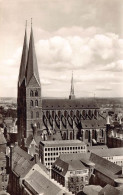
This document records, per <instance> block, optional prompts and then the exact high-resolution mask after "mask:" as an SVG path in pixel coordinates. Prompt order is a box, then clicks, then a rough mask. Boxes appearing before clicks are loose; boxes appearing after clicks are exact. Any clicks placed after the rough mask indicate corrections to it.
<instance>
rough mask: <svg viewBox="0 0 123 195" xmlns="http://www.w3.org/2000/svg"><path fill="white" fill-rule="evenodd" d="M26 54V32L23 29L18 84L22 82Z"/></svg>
mask: <svg viewBox="0 0 123 195" xmlns="http://www.w3.org/2000/svg"><path fill="white" fill-rule="evenodd" d="M27 56H28V46H27V33H26V29H25V36H24V43H23V51H22V57H21V65H20V71H19V78H18V84H19V86H20V85H21V84H22V82H23V80H24V78H25V71H26V64H27Z"/></svg>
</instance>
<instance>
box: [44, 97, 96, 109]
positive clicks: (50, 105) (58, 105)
mask: <svg viewBox="0 0 123 195" xmlns="http://www.w3.org/2000/svg"><path fill="white" fill-rule="evenodd" d="M42 106H43V110H49V109H50V110H52V109H58V110H60V109H73V108H74V109H80V108H81V109H84V108H86V109H87V108H88V109H90V108H95V109H98V106H97V104H96V102H94V100H93V99H90V100H89V99H88V100H86V99H74V100H69V99H43V100H42Z"/></svg>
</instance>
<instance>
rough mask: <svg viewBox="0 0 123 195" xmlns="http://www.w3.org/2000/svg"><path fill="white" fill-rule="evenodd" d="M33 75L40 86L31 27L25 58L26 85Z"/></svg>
mask: <svg viewBox="0 0 123 195" xmlns="http://www.w3.org/2000/svg"><path fill="white" fill-rule="evenodd" d="M33 76H34V77H35V79H36V81H37V83H38V85H39V86H40V78H39V73H38V65H37V58H36V52H35V46H34V38H33V30H32V28H31V33H30V42H29V52H28V59H27V68H26V84H27V85H28V84H29V82H30V80H31V78H32V77H33Z"/></svg>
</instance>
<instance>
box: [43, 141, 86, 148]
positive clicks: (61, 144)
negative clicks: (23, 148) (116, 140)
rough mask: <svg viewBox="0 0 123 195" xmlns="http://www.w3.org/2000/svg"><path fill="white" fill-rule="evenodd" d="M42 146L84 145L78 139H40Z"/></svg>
mask: <svg viewBox="0 0 123 195" xmlns="http://www.w3.org/2000/svg"><path fill="white" fill-rule="evenodd" d="M40 143H41V144H43V145H44V146H49V147H50V146H73V145H74V146H81V145H85V143H84V142H82V141H80V140H54V141H42V142H40Z"/></svg>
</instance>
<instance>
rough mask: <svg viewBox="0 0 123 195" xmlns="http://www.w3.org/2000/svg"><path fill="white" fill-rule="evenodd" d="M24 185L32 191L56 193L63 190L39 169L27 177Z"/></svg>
mask: <svg viewBox="0 0 123 195" xmlns="http://www.w3.org/2000/svg"><path fill="white" fill-rule="evenodd" d="M24 185H25V186H26V187H27V189H29V190H30V191H31V192H36V193H38V194H45V195H49V194H52V195H56V194H58V193H59V192H60V191H61V189H60V188H59V187H58V186H56V185H55V184H54V183H52V182H51V181H50V180H49V179H47V178H46V177H45V176H44V175H42V174H41V173H39V172H38V171H34V172H33V173H32V174H31V175H30V176H29V177H28V178H26V179H25V180H24Z"/></svg>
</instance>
